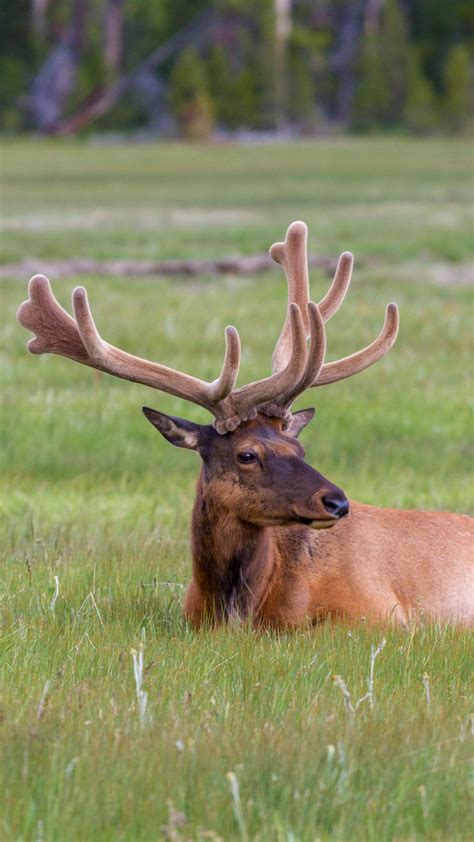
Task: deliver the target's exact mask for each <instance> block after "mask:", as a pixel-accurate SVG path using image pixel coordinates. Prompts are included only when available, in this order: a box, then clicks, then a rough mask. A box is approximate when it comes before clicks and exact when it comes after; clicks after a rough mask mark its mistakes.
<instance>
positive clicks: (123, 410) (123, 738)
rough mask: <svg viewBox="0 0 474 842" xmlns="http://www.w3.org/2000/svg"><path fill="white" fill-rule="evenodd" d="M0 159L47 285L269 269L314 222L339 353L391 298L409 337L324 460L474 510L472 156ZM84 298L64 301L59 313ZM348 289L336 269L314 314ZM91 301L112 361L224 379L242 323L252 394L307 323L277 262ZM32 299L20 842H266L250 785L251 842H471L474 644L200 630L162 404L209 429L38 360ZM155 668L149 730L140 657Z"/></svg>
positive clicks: (19, 472)
mask: <svg viewBox="0 0 474 842" xmlns="http://www.w3.org/2000/svg"><path fill="white" fill-rule="evenodd" d="M2 157H3V162H2V163H3V167H2V172H3V174H4V184H2V190H1V192H2V202H3V224H4V228H5V230H6V232H7V235H6V236H4V238H3V241H2V249H3V255H2V256H3V258H4V259H10V260H11V259H12V260H21V259H24V258H25V257H26V256H29V257H32V256H36V265H37V269H38V271H41V269H42V268H43V267H42V264H43V261H44V263H45V264H47V263H48V261H49V260H52V259H53V258H54V257H62V258H67V257H70V256H71V255H78V256H86V255H88V256H90V257H94V258H97V259H106V258H114V257H115V258H120V257H122V258H126V257H132V256H133V257H137V258H141V259H153V258H155V257H175V258H179V257H212V256H219V255H224V254H236V253H237V254H238V253H254V252H256V251H263V249H265V248H267V247H268V245H269V243H271V242H273V241H275V240H278V239H280V238H281V237H282V236H283V234H284V231H285V228H286V225H287V224H288V222H289V221H290V220H291V219H295V218H301V217H303V218H304V219H306V221H307V222H308V223H309V228H310V238H309V248H310V251H311V252H313V253H319V254H321V255H324V256H336V255H337V254H338V253H339V252H340V251H341V250H342V249H343V248H350V249H351V250H352V251H354V252H355V254H356V270H355V273H354V278H353V281H352V288H351V292H350V294H349V295H348V296H347V298H346V301H345V303H344V305H343V309H342V310H341V311H340V313H339V314H338V316H337V317H336V318H334V319H333V320H331V322H330V323H329V324H328V340H329V355H330V358H331V359H334V358H336V357H340V356H343V355H345V354H347V353H350V352H351V351H352V350H354V349H355V348H357V347H361V346H362V345H365V344H367V342H369V341H370V339H371V337H372V336H375V335H376V333H377V331H378V329H379V328H380V324H381V319H382V314H383V305H384V303H385V302H386V301H388V300H390V299H392V298H393V299H395V300H396V301H398V303H399V304H400V310H401V331H400V336H399V339H398V341H397V343H396V345H395V347H394V348H393V349H392V351H391V352H390V354H389V355H388V356H387V357H386V358H385V359H384V360H383V361H380V362H379V363H378V364H377V365H376V366H374V367H373V368H371V369H369V370H368V371H366V372H364V373H361V374H360V375H358V376H357V377H356V378H354V379H353V380H347V381H342V382H340V383H338V384H335V385H334V386H333V387H328V388H327V389H324V388H322V389H317V390H311V391H309V392H308V393H307V394H306V396H305V397H304V398H303V399H302V400H301V403H300V406H304V405H310V404H311V403H312V402H314V401H316V403H317V406H318V413H317V417H316V420H315V422H313V423H312V424H311V425H310V426H309V427H308V428H307V430H306V431H305V432H304V433H303V443H304V445H305V448H306V452H307V458H308V461H309V462H310V463H311V464H313V465H315V466H316V467H318V468H319V469H320V470H321V471H322V472H323V473H324V474H326V475H328V476H330V477H331V478H332V479H333V480H334V481H335V482H337V483H340V484H341V486H342V487H343V488H344V489H345V490H346V491H347V493H348V494H349V495H350V496H351V497H353V498H356V499H357V498H358V499H363V500H366V501H367V502H372V503H376V504H379V505H396V506H405V507H426V508H433V507H434V508H439V509H455V510H456V509H459V510H462V509H464V507H465V506H466V501H467V500H469V499H470V492H471V486H472V471H471V463H470V461H469V446H470V438H471V418H470V399H471V382H470V377H469V370H470V362H471V357H472V337H471V325H470V321H469V313H470V305H471V304H472V292H471V290H470V289H469V287H467V286H466V287H463V286H461V285H460V284H459V281H460V279H462V276H463V272H464V274H466V269H467V270H468V272H469V271H470V264H469V256H470V251H471V239H472V238H471V218H470V206H471V187H470V174H471V171H472V152H471V144H470V143H469V141H468V140H467V139H463V138H461V139H451V138H448V139H438V138H436V139H429V140H416V141H413V140H411V139H404V138H397V139H392V138H384V139H372V138H370V139H364V140H361V139H359V138H356V139H354V138H351V139H347V138H342V139H339V140H338V142H337V143H334V141H333V140H318V142H317V143H314V142H311V143H309V142H305V143H297V144H291V145H290V144H273V145H270V146H262V147H252V148H248V147H241V146H238V145H232V144H228V145H226V146H217V147H212V148H211V147H209V146H205V145H204V146H202V147H193V148H192V149H190V148H189V147H188V146H186V145H184V144H146V145H144V144H116V145H100V144H97V143H94V144H88V143H82V142H78V141H75V140H70V139H68V141H67V142H59V141H48V142H44V141H43V142H40V141H37V140H36V141H28V142H25V141H20V142H15V143H4V148H3V150H2ZM401 208H403V213H401V212H400V209H401ZM7 249H8V252H7ZM369 257H370V258H371V260H370V261H369V260H368V258H369ZM374 258H375V259H374ZM21 274H22V275H24V272H23V271H22V273H21ZM83 282H84V278H64V277H61V278H57V279H55V281H54V284H53V286H54V290H55V292H56V294H57V296H58V298H59V300H60V301H61V303H63V304H64V305H65V306H66V307H68V306H69V305H68V301H69V300H70V291H71V289H72V287H73V286H74V285H75V284H76V283H83ZM329 283H330V277H326V275H325V273H324V272H323V271H322V270H320V269H315V270H313V271H312V278H311V284H312V291H313V294H314V297H315V299H316V300H319V299H320V297H321V296H322V295H323V294H324V291H325V290H326V289H327V287H328V285H329ZM86 285H87V287H88V289H89V292H90V299H91V303H92V307H93V311H94V314H95V316H96V318H97V323H98V325H99V326H100V330H101V332H102V334H103V335H104V336H105V337H106V338H107V339H109V340H110V341H111V342H113V343H114V344H117V345H120V346H122V347H125V348H127V349H130V350H131V351H136V352H137V353H139V354H142V355H143V356H145V357H148V358H151V359H158V360H160V361H161V362H164V363H167V364H169V365H172V366H175V367H177V368H180V369H182V370H185V371H188V372H192V373H193V374H196V375H197V376H200V377H203V378H205V379H209V380H210V379H213V378H214V377H215V376H216V373H217V372H218V371H219V368H220V365H221V363H222V350H223V328H224V325H226V324H228V323H234V324H236V325H237V327H238V328H239V330H240V332H241V336H242V340H243V350H244V353H243V361H242V381H241V382H244V381H245V380H247V379H248V380H250V379H255V378H259V377H262V376H265V374H266V373H268V365H269V363H270V354H271V349H272V347H273V344H274V342H275V340H276V337H277V335H278V329H279V327H280V325H281V323H282V319H283V314H284V312H285V306H286V284H285V281H284V277H283V272H282V270H281V267H278V266H276V265H275V267H274V268H273V269H272V270H271V271H270V272H268V273H265V274H263V275H260V276H258V278H257V277H246V278H245V277H242V278H235V277H233V278H224V277H215V276H208V275H202V276H200V277H199V278H197V279H194V280H190V279H186V278H178V277H175V278H172V279H169V278H168V279H167V278H159V277H151V278H144V277H133V278H128V277H127V278H120V277H113V278H111V277H103V276H100V277H94V276H93V277H89V278H87V281H86ZM25 293H26V278H24V277H23V280H19V278H17V277H11V278H8V279H3V280H1V282H0V296H1V301H0V310H1V312H2V320H1V324H0V359H1V363H2V364H1V366H0V378H1V382H0V393H1V398H2V401H1V412H0V440H1V442H2V444H4V445H6V446H3V447H1V448H0V459H1V465H0V470H1V475H2V484H1V488H0V563H1V569H2V575H1V583H0V585H1V590H0V598H1V622H2V634H1V635H0V674H1V695H0V756H1V763H0V788H1V792H2V799H0V828H1V831H0V837H1V839H2V842H3V840H6V842H10V840H11V842H14V840H15V842H16V840H20V839H24V840H25V842H30V840H31V842H34V840H39V839H44V840H45V842H73V840H74V842H76V840H77V842H118V840H123V842H150V840H160V839H162V838H163V839H165V838H170V839H173V838H174V839H175V840H176V842H178V840H179V839H181V840H188V839H192V840H196V842H209V840H211V842H212V840H213V839H214V840H215V842H217V839H218V838H220V839H224V840H230V841H231V842H233V840H236V839H242V838H245V836H244V834H243V833H242V832H241V830H239V825H238V823H237V821H236V818H235V785H234V801H233V797H232V791H231V787H230V781H229V779H228V777H227V776H228V773H229V772H232V773H234V775H235V779H232V780H236V781H237V784H238V787H239V795H240V807H241V816H242V821H241V826H243V827H244V829H245V833H246V835H247V839H248V840H257V839H259V840H261V842H288V840H291V839H295V840H298V842H314V840H315V839H318V838H319V839H321V840H322V842H334V841H335V840H338V842H347V840H351V842H352V840H353V841H354V842H393V840H394V839H399V840H434V841H436V842H441V840H443V842H444V840H449V841H450V842H451V841H452V842H454V840H459V842H461V840H467V839H469V838H470V837H471V836H472V832H471V831H472V828H471V824H472V822H471V811H470V804H469V785H470V782H469V772H470V759H471V755H472V739H471V737H470V727H471V720H470V716H471V714H472V693H471V684H472V652H471V650H472V635H471V636H470V633H469V632H468V631H467V630H464V631H463V630H457V631H456V632H454V631H453V630H451V629H446V628H442V627H434V628H426V627H424V626H423V622H422V618H420V620H421V622H420V623H419V624H418V626H416V625H415V624H414V626H413V628H411V629H410V630H409V631H400V630H395V629H390V628H384V629H380V628H375V627H368V626H367V625H366V624H362V623H357V624H355V623H351V624H347V625H339V624H334V625H330V624H321V625H320V626H318V627H315V628H312V629H302V630H300V631H299V632H297V633H293V634H284V633H281V634H254V633H252V631H251V630H249V629H247V628H235V627H230V628H223V629H220V630H216V631H212V632H206V631H204V632H202V633H199V634H195V633H193V632H192V631H191V630H190V629H189V628H187V626H186V624H185V623H184V621H183V619H182V615H181V605H182V599H183V592H184V587H185V584H186V582H187V581H188V580H189V577H190V551H189V537H188V517H189V512H190V507H191V503H192V499H193V494H194V486H195V479H196V472H197V470H198V460H197V457H196V456H195V454H192V453H189V452H187V451H182V450H177V449H176V448H172V447H171V446H169V445H167V444H166V443H165V442H164V441H163V440H162V439H161V437H160V436H159V435H158V434H157V433H155V432H154V431H153V430H152V429H151V427H150V425H149V424H147V422H146V421H145V420H144V419H143V417H142V415H141V412H140V406H141V405H142V404H144V403H150V404H151V405H152V406H153V405H154V406H158V407H160V408H162V409H163V411H165V412H171V413H173V414H179V415H184V416H188V417H192V418H193V420H195V421H204V420H205V419H206V417H207V414H206V413H205V412H204V411H203V410H201V409H199V408H197V407H192V406H191V405H190V404H187V403H185V402H184V401H178V400H177V399H175V398H173V397H172V396H169V395H161V394H160V395H158V394H157V393H156V392H153V391H149V390H147V389H146V388H145V387H142V386H139V385H136V384H132V383H125V382H122V381H119V380H115V379H114V378H111V377H107V376H106V375H104V376H102V377H100V378H98V379H97V378H96V377H95V375H94V373H93V372H91V371H90V370H89V369H87V368H86V367H84V366H80V365H77V364H75V363H73V362H70V361H68V360H64V359H61V358H59V357H57V356H55V355H49V356H46V357H33V356H31V355H28V354H27V352H26V348H25V345H26V341H27V334H26V332H25V331H24V330H23V329H22V328H20V327H19V326H18V325H17V324H16V322H15V311H16V308H17V306H18V304H19V302H20V301H21V300H22V299H23V298H24V297H25ZM55 576H57V577H58V586H59V588H58V590H59V592H58V596H57V599H56V600H54V594H55V579H54V577H55ZM383 636H385V637H386V638H387V644H386V646H385V648H384V650H383V652H382V653H381V655H380V656H379V658H378V659H377V662H376V665H375V675H374V681H375V684H374V690H375V705H374V709H373V710H371V709H370V707H369V706H368V704H367V703H363V704H362V705H360V707H359V708H358V710H357V713H356V715H355V717H354V718H352V717H351V716H350V715H348V713H347V712H346V711H345V709H344V703H343V697H342V694H341V692H340V688H338V687H337V685H335V684H334V682H333V680H332V676H334V675H335V674H339V675H341V676H342V678H343V679H344V680H345V682H346V684H347V686H348V688H349V691H350V692H351V694H352V699H353V701H356V700H357V699H359V698H361V697H362V696H363V695H364V694H365V693H366V691H367V678H368V671H369V659H370V646H371V644H374V645H377V644H379V643H380V641H381V639H382V637H383ZM141 645H143V647H144V663H145V675H144V690H145V691H146V692H147V693H148V710H149V712H150V714H151V721H150V722H149V723H148V724H146V727H144V728H142V727H141V726H140V718H139V711H138V705H137V699H136V690H135V685H134V678H133V665H132V654H131V649H132V648H133V649H138V648H139V647H140V646H141ZM425 674H428V676H429V684H430V694H431V699H430V705H429V706H428V705H427V699H426V689H425V686H424V684H423V678H424V675H425ZM425 683H426V679H425ZM41 700H43V701H42V702H41ZM180 814H181V815H180ZM242 822H243V825H242Z"/></svg>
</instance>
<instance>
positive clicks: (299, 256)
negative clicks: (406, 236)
mask: <svg viewBox="0 0 474 842" xmlns="http://www.w3.org/2000/svg"><path fill="white" fill-rule="evenodd" d="M306 241H307V228H306V225H305V224H304V222H294V223H293V224H292V225H290V227H289V228H288V232H287V235H286V239H285V242H284V243H276V244H275V245H274V246H272V248H271V251H270V253H271V256H272V257H273V259H274V260H276V261H277V262H278V263H281V264H282V266H283V267H284V269H285V272H286V276H287V279H288V307H287V313H286V318H285V323H284V326H283V330H282V332H281V335H280V338H279V340H278V342H277V344H276V347H275V351H274V353H273V361H272V374H271V375H270V376H269V377H266V378H264V379H263V380H257V381H256V382H255V383H248V384H247V385H246V386H241V387H240V388H239V389H235V388H234V387H235V383H236V380H237V375H238V373H239V366H240V338H239V334H238V333H237V330H236V329H235V327H226V329H225V339H226V347H225V353H224V362H223V364H222V370H221V373H220V374H219V377H218V378H217V379H216V380H213V381H212V383H207V382H206V381H204V380H199V379H198V378H196V377H192V376H191V375H189V374H183V373H182V372H181V371H176V370H175V369H173V368H168V367H167V366H165V365H162V364H161V363H157V362H150V361H149V360H145V359H142V358H141V357H136V356H134V355H133V354H129V353H127V352H126V351H122V350H121V349H120V348H116V347H115V346H114V345H111V344H110V343H109V342H106V341H105V340H104V339H102V337H101V336H100V334H99V332H98V330H97V328H96V325H95V322H94V319H93V317H92V313H91V310H90V307H89V302H88V300H87V292H86V290H85V289H84V287H76V289H75V290H74V291H73V294H72V306H73V311H74V318H72V317H71V316H70V315H69V314H68V313H66V311H65V310H64V309H63V308H62V307H61V305H60V304H59V303H58V302H57V301H56V299H55V297H54V295H53V292H52V290H51V286H50V283H49V281H48V279H47V278H46V277H45V276H44V275H35V277H34V278H32V279H31V281H30V284H29V288H28V289H29V298H28V300H27V301H25V302H23V304H21V306H20V307H19V309H18V313H17V318H18V321H19V322H20V324H21V325H23V327H26V328H27V329H28V330H31V331H32V332H33V333H34V334H35V337H34V339H31V340H30V341H29V343H28V350H29V351H31V353H32V354H44V353H52V354H60V355H61V356H63V357H69V358H70V359H72V360H76V361H77V362H80V363H83V364H84V365H88V366H91V368H96V369H99V370H100V371H106V372H108V373H109V374H114V375H115V376H116V377H121V378H123V379H125V380H132V381H135V382H136V383H143V384H144V385H145V386H151V387H152V388H153V389H159V390H160V391H162V392H168V393H169V394H170V395H175V396H176V397H179V398H184V399H185V400H187V401H191V402H192V403H195V404H197V405H198V406H202V407H204V408H205V409H208V410H209V412H211V413H212V415H214V426H215V428H216V430H217V431H218V432H219V433H222V434H223V433H226V432H228V431H230V430H234V429H235V428H236V427H237V426H238V425H239V424H240V423H241V422H242V421H245V420H246V419H248V418H253V417H254V416H255V415H256V414H257V411H258V410H261V411H263V412H265V413H266V414H267V415H276V416H282V417H284V416H286V415H287V414H288V411H289V407H290V406H291V404H292V402H293V401H294V400H295V398H296V397H297V396H298V395H299V394H301V393H302V392H303V391H304V390H305V389H307V388H309V387H310V386H320V385H323V384H326V383H333V382H334V381H335V380H342V379H343V378H344V377H350V376H351V375H352V374H355V373H356V372H358V371H362V370H363V369H364V368H367V367H368V366H369V365H372V364H373V363H374V362H376V360H378V359H379V358H380V357H381V356H383V354H385V353H386V352H387V351H388V350H389V348H391V346H392V345H393V343H394V341H395V338H396V335H397V330H398V311H397V308H396V305H395V304H389V305H388V307H387V314H386V317H385V324H384V327H383V329H382V331H381V333H380V335H379V336H378V337H377V339H375V341H374V342H372V344H371V345H369V346H368V347H367V348H364V349H363V350H362V351H358V352H357V353H355V354H352V355H351V356H349V357H345V358H344V359H342V360H337V361H335V362H331V363H326V364H324V357H325V353H326V335H325V328H324V322H325V321H327V320H328V319H330V318H331V316H332V315H333V314H334V313H335V312H336V310H337V309H338V307H340V305H341V303H342V301H343V299H344V296H345V294H346V292H347V289H348V286H349V283H350V279H351V271H352V255H350V254H349V253H345V254H343V255H341V257H340V259H339V263H338V266H337V270H336V274H335V276H334V280H333V282H332V284H331V287H330V288H329V291H328V292H327V293H326V295H325V296H324V298H323V299H322V300H321V301H320V302H319V305H318V306H316V304H314V303H313V302H312V301H309V284H308V266H307V257H306ZM307 339H309V346H307Z"/></svg>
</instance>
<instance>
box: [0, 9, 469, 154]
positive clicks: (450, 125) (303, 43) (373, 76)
mask: <svg viewBox="0 0 474 842" xmlns="http://www.w3.org/2000/svg"><path fill="white" fill-rule="evenodd" d="M105 5H106V0H87V2H86V3H84V4H83V6H81V4H74V3H71V2H70V0H56V2H55V3H49V4H47V10H46V16H45V21H46V25H45V32H44V34H43V35H41V34H39V33H37V32H36V33H35V32H33V27H32V23H31V20H32V16H31V14H30V11H31V9H30V6H31V3H30V0H18V2H17V3H15V5H14V11H13V12H10V10H8V11H7V4H5V3H4V4H3V7H2V10H0V32H1V33H2V44H1V49H0V71H1V73H0V75H1V82H0V130H3V131H8V130H10V131H12V130H13V131H15V130H18V129H21V128H22V127H24V125H25V114H26V107H25V106H26V102H27V94H28V90H29V88H30V86H31V83H32V81H33V79H34V78H35V75H36V74H37V73H38V71H39V70H40V68H41V66H42V64H43V62H44V61H45V59H46V58H47V57H48V55H49V54H50V52H51V51H52V50H53V49H54V48H55V47H56V45H57V44H58V43H59V42H60V41H61V40H62V39H64V37H65V36H66V34H67V33H68V32H69V30H70V28H71V22H72V20H74V14H76V13H77V10H78V9H79V8H82V9H83V12H84V14H83V15H82V16H81V15H80V16H77V14H76V20H78V19H79V17H81V18H82V20H83V24H84V38H83V41H84V44H83V47H82V49H81V51H80V55H79V60H78V66H77V73H76V79H75V84H74V91H73V94H72V96H71V97H70V99H69V101H68V102H67V103H66V105H65V107H64V110H65V111H67V112H68V113H71V112H74V110H75V109H76V108H78V107H79V105H80V104H81V103H82V102H83V101H84V100H88V99H89V97H93V96H94V95H95V94H96V93H97V91H98V90H99V89H101V88H102V87H104V86H106V85H108V84H109V83H110V82H111V81H113V80H112V79H111V78H110V72H108V71H107V68H106V67H105V62H104V58H103V50H104V21H105V15H104V10H105ZM368 5H369V3H368V0H363V2H362V4H361V6H360V9H359V12H357V13H355V7H354V4H353V3H349V2H347V0H341V2H337V3H328V2H326V0H317V1H316V2H307V0H304V2H299V3H292V7H291V24H292V26H291V30H290V32H289V37H288V41H287V42H286V45H285V39H283V40H281V41H280V40H279V39H278V38H277V35H276V25H275V23H276V17H275V0H259V2H258V3H256V2H255V0H209V3H206V4H203V3H202V2H201V0H163V2H159V3H150V2H148V0H127V2H125V3H124V4H123V7H122V11H123V34H124V39H123V55H122V61H121V67H120V71H121V72H129V71H132V70H133V69H134V68H136V66H137V65H138V64H139V63H140V62H141V61H143V60H144V59H145V58H146V57H147V56H148V55H150V54H151V53H152V52H153V51H155V50H156V49H157V48H159V47H160V46H163V45H165V44H167V43H168V41H169V39H173V38H174V37H175V36H176V35H177V34H179V33H181V32H182V31H183V30H184V29H185V28H186V27H187V26H188V25H189V24H190V23H191V21H195V20H196V19H197V18H200V19H201V21H202V20H203V19H204V18H206V14H207V12H209V13H210V14H212V13H213V15H214V17H213V19H212V21H211V23H210V24H209V29H208V36H207V38H206V34H205V31H204V30H205V28H206V26H207V25H208V24H206V23H203V24H202V27H203V29H202V32H199V46H198V49H199V53H200V57H201V59H202V60H203V61H204V62H205V64H206V72H207V76H208V84H207V88H208V90H207V91H205V90H204V89H202V90H201V91H200V93H199V94H197V95H195V97H194V99H193V98H191V100H190V101H188V102H187V104H186V105H185V106H183V109H184V110H182V113H181V115H177V114H176V116H177V121H178V125H179V127H180V130H181V132H182V133H183V134H188V135H190V136H193V137H197V138H199V137H207V136H208V135H209V133H210V132H211V131H212V126H213V117H214V116H215V118H216V121H217V123H218V124H219V125H220V126H222V127H224V128H227V129H231V130H237V129H238V128H239V127H240V126H245V127H248V128H255V129H270V130H273V129H275V128H276V127H280V128H281V127H284V126H285V124H287V123H290V124H292V125H293V126H294V127H295V128H296V129H297V130H298V131H299V132H300V133H301V134H304V133H313V132H314V131H315V130H316V129H317V128H318V126H319V127H320V125H321V123H323V124H324V123H327V122H330V121H333V120H335V121H336V123H337V124H338V125H342V123H344V124H347V125H348V126H350V127H352V128H353V129H355V130H356V131H364V132H367V131H380V130H382V131H385V130H391V131H393V130H398V129H400V128H406V129H407V130H408V131H412V132H414V133H423V132H429V131H431V130H432V128H433V129H434V128H436V130H437V131H442V130H446V131H449V132H456V131H465V129H466V128H467V127H468V125H469V122H468V120H467V117H466V114H467V109H466V104H469V103H468V95H467V85H468V72H469V71H468V59H467V50H468V46H469V44H470V40H469V39H470V33H471V32H472V28H473V25H474V11H473V9H474V7H473V5H472V3H469V2H468V0H452V2H450V3H446V2H445V0H385V2H384V3H383V4H381V8H380V13H379V14H372V16H370V15H368ZM365 18H371V22H370V24H369V23H367V21H365V25H366V28H365V29H364V28H363V22H364V20H365ZM372 18H373V20H372ZM367 27H369V29H367ZM201 36H203V37H202V38H201ZM191 42H192V39H191V38H190V41H189V44H188V46H190V47H191V48H192V47H193V44H192V43H191ZM453 45H457V46H454V47H453ZM185 47H186V44H183V45H182V49H183V50H184V49H185ZM458 49H460V50H461V56H460V57H459V56H458V55H457V50H458ZM413 53H416V54H417V57H418V59H417V61H418V66H417V67H416V68H414V66H413V61H412V59H411V55H412V54H413ZM176 58H177V57H176V55H175V54H173V55H171V56H169V57H168V58H166V59H165V60H164V61H163V62H162V63H161V64H160V65H159V67H157V68H156V73H157V75H158V81H157V84H156V85H155V87H154V93H153V90H152V89H153V80H152V79H150V78H148V80H147V84H148V88H146V90H145V87H143V89H139V88H138V87H136V88H134V87H133V86H131V87H130V88H128V89H127V92H126V93H125V95H124V96H123V97H122V99H121V101H120V102H119V103H118V105H116V106H114V107H113V109H112V110H111V111H110V112H109V113H108V114H106V115H105V116H103V117H101V118H100V120H98V122H96V123H95V124H94V126H96V128H97V130H98V131H99V132H100V131H103V130H104V129H105V130H110V129H112V130H113V129H114V128H115V129H127V128H135V127H138V126H143V125H147V124H148V125H149V124H152V125H153V126H154V127H155V128H156V127H157V126H158V125H160V126H161V128H162V129H163V130H165V127H167V126H168V125H169V119H168V118H169V114H167V113H163V112H165V108H164V107H163V99H164V98H165V97H166V88H167V87H169V86H170V85H172V84H174V82H173V80H172V78H171V75H172V73H173V68H174V67H175V65H176ZM216 70H218V71H219V72H218V73H216ZM201 71H202V68H201ZM353 82H354V86H355V96H353V88H352V83H353ZM161 86H164V91H163V94H162V93H161V91H162V88H161ZM147 92H148V93H147ZM147 97H148V99H147ZM443 98H444V104H443V106H442V107H437V103H436V101H435V100H440V101H441V99H443ZM418 109H419V113H418ZM184 112H186V113H184ZM185 125H186V127H187V128H186V129H185Z"/></svg>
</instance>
